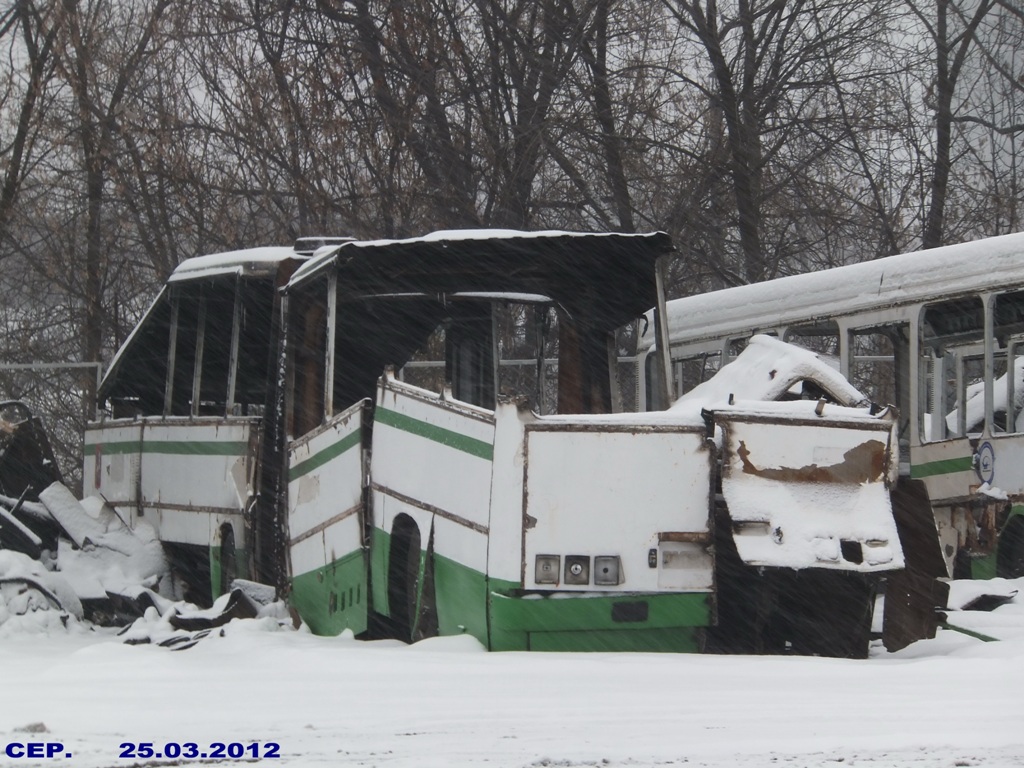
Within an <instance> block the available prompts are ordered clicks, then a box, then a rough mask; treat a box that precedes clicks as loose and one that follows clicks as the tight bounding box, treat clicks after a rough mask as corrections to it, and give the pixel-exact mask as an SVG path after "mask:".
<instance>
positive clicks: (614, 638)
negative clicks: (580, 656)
mask: <svg viewBox="0 0 1024 768" xmlns="http://www.w3.org/2000/svg"><path fill="white" fill-rule="evenodd" d="M703 634H704V630H703V629H701V628H698V627H678V628H675V629H638V630H633V631H625V632H624V631H618V632H616V631H608V630H591V631H587V632H531V633H530V634H529V650H531V651H593V652H600V651H617V652H623V651H626V652H634V653H698V652H699V651H700V650H701V647H702V645H703V642H702V639H703Z"/></svg>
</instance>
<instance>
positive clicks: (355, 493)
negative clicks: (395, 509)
mask: <svg viewBox="0 0 1024 768" xmlns="http://www.w3.org/2000/svg"><path fill="white" fill-rule="evenodd" d="M363 407H364V406H363V404H362V403H358V404H356V405H354V406H352V407H351V408H349V409H348V410H346V411H344V412H343V413H341V414H339V415H337V416H335V417H334V418H332V419H331V420H330V421H329V422H328V423H327V424H326V425H325V426H324V427H321V428H320V429H318V430H316V431H315V432H313V433H312V434H310V435H308V436H306V437H303V438H301V439H300V440H296V441H294V442H293V443H291V445H289V448H288V538H289V547H288V554H289V559H290V562H291V569H290V573H291V593H290V596H289V601H290V602H291V604H292V606H293V607H294V608H295V609H296V610H297V611H298V613H299V616H301V617H302V619H303V621H305V622H306V623H307V624H308V625H309V627H310V629H311V630H312V631H313V632H314V633H316V634H318V635H336V634H338V633H340V632H341V631H342V630H344V629H351V630H352V631H353V632H354V633H356V634H358V633H361V632H363V631H365V630H366V623H367V601H368V595H367V593H366V589H367V584H366V579H367V577H366V553H365V549H364V547H363V516H364V510H363V488H364V486H365V482H364V478H363Z"/></svg>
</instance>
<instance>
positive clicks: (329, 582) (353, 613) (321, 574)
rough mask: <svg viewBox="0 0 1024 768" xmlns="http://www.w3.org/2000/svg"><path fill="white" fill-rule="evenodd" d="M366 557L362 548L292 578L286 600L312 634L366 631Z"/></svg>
mask: <svg viewBox="0 0 1024 768" xmlns="http://www.w3.org/2000/svg"><path fill="white" fill-rule="evenodd" d="M366 587H367V584H366V556H365V554H364V552H363V551H362V550H359V551H357V552H353V553H351V554H349V555H346V556H345V557H343V558H340V559H338V560H335V561H334V562H333V563H330V564H328V565H325V566H324V567H323V568H317V569H316V570H315V571H309V572H308V573H304V574H302V575H300V576H295V577H293V578H292V580H291V594H290V595H289V597H288V602H289V603H290V604H291V606H292V607H293V608H294V609H295V610H296V611H297V612H298V614H299V616H300V617H301V618H302V620H303V621H304V622H306V624H308V625H309V628H310V629H311V630H312V631H313V634H315V635H337V634H340V633H341V632H342V631H343V630H345V629H351V630H352V631H353V632H354V633H355V634H357V635H358V634H360V633H362V632H365V631H366V621H367V608H366V606H367V592H366Z"/></svg>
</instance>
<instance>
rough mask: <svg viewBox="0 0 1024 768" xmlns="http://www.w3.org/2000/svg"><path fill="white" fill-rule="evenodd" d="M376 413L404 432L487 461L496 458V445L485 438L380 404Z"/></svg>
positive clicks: (380, 420)
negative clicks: (407, 414)
mask: <svg viewBox="0 0 1024 768" xmlns="http://www.w3.org/2000/svg"><path fill="white" fill-rule="evenodd" d="M374 414H375V415H374V418H375V419H376V420H377V421H379V422H380V423H381V424H387V425H388V426H389V427H394V428H395V429H400V430H402V431H403V432H408V433H410V434H413V435H417V436H418V437H425V438H426V439H427V440H433V441H434V442H436V443H440V444H441V445H447V446H448V447H449V448H454V449H455V450H457V451H463V452H464V453H468V454H470V455H472V456H477V457H479V458H481V459H487V461H492V460H493V459H494V446H492V445H491V444H490V443H485V442H484V441H483V440H477V439H476V438H474V437H467V436H466V435H461V434H459V433H458V432H453V431H452V430H450V429H445V428H444V427H438V426H435V425H433V424H428V423H427V422H425V421H420V420H419V419H414V418H413V417H412V416H406V415H405V414H404V413H398V412H397V411H390V410H388V409H387V408H381V407H380V406H377V409H376V410H375V411H374Z"/></svg>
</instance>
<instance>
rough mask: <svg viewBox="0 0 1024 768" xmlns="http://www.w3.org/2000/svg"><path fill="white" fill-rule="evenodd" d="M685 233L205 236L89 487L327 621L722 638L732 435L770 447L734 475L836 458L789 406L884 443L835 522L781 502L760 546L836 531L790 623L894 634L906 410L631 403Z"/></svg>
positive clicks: (189, 576)
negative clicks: (894, 466)
mask: <svg viewBox="0 0 1024 768" xmlns="http://www.w3.org/2000/svg"><path fill="white" fill-rule="evenodd" d="M671 249H672V246H671V242H670V240H669V238H668V237H667V236H666V235H664V234H662V233H651V234H640V235H622V234H581V233H568V232H540V233H530V232H510V231H492V230H474V231H460V232H440V233H435V234H432V235H428V236H425V237H420V238H412V239H406V240H378V241H355V240H351V241H343V242H334V243H330V244H326V245H324V246H323V247H320V248H318V249H316V250H315V252H311V251H307V252H305V253H300V252H297V251H295V250H292V249H281V248H277V249H275V248H267V249H253V250H247V251H239V252H234V253H228V254H218V255H214V256H206V257H199V258H196V259H191V260H189V261H186V262H184V263H183V264H182V265H181V266H180V267H179V268H178V269H177V270H176V271H175V272H174V274H173V275H172V276H171V278H170V280H169V281H168V283H167V285H166V286H165V287H164V289H163V291H162V293H161V294H160V296H159V297H158V298H157V300H156V301H155V303H154V304H153V306H152V307H151V309H150V310H149V312H148V313H147V315H146V316H145V317H144V318H143V320H142V321H141V323H140V324H139V326H138V327H137V328H136V329H135V331H134V332H133V334H132V335H131V337H130V338H129V339H128V340H127V341H126V343H125V345H124V346H123V348H122V349H121V350H120V352H119V353H118V355H117V357H116V359H115V360H114V361H113V362H112V364H111V367H110V369H109V371H108V373H107V375H106V377H105V378H104V380H103V382H102V384H101V387H100V391H99V399H100V406H101V413H102V414H103V415H102V417H101V418H99V419H98V420H97V421H96V422H94V423H92V424H90V425H89V428H88V430H87V433H86V438H85V442H86V462H85V477H86V485H87V487H86V492H87V493H92V494H97V495H101V496H103V497H104V498H105V499H106V500H107V501H108V503H109V504H111V505H112V506H114V507H115V508H117V509H118V510H119V511H120V512H121V514H122V515H123V516H124V517H125V518H126V519H127V520H129V522H130V523H132V524H134V523H136V522H137V521H139V520H144V521H146V522H148V523H149V524H151V525H152V526H153V527H154V528H155V529H156V531H157V534H158V536H159V537H160V539H161V541H162V542H163V543H164V546H165V550H166V552H167V553H168V557H169V560H170V562H171V564H172V567H173V571H174V573H175V577H176V579H177V587H176V588H177V589H178V590H179V591H180V592H182V593H184V594H185V595H186V596H187V597H188V598H189V599H191V600H192V601H193V602H198V603H201V604H208V603H209V602H210V600H211V599H212V598H213V597H214V596H216V595H218V594H220V593H222V592H223V591H224V590H225V589H226V588H227V587H228V585H229V584H230V582H231V580H232V579H233V578H234V577H236V576H237V577H244V578H249V579H256V580H258V581H262V582H265V583H269V584H273V585H275V586H277V587H278V589H279V591H280V593H281V594H282V595H284V596H285V597H286V598H287V600H288V601H289V603H290V605H291V606H292V607H293V608H294V609H295V611H296V612H297V613H298V615H299V616H300V617H301V618H302V619H303V620H304V621H305V622H306V623H307V624H308V625H309V626H310V628H311V629H312V630H313V631H314V632H317V633H320V634H337V633H339V632H342V631H344V630H351V631H352V632H354V633H355V634H357V635H361V634H363V633H367V634H369V635H371V636H374V635H378V636H379V635H390V636H396V637H399V638H402V639H404V640H406V641H411V640H415V639H419V638H422V637H428V636H431V635H437V634H440V635H451V634H460V633H467V634H470V635H473V636H474V637H476V638H478V639H479V640H480V641H481V642H482V643H484V644H485V645H486V646H487V647H488V648H490V649H494V650H663V651H694V650H699V649H701V648H702V647H703V646H704V644H705V641H706V633H707V630H709V629H710V628H714V627H720V626H722V622H721V621H720V617H722V616H728V615H730V614H729V611H728V610H723V609H722V604H721V603H722V601H721V599H720V597H719V596H720V594H722V584H721V582H722V580H723V579H726V580H727V579H728V574H723V573H721V572H719V571H718V570H717V569H716V550H715V531H714V526H715V517H714V509H715V500H716V497H717V495H718V492H719V485H720V482H721V478H720V476H719V467H720V465H721V461H722V456H723V452H724V453H726V454H728V453H729V451H734V450H739V451H740V452H741V454H742V455H743V457H744V461H746V464H747V465H750V466H753V465H754V464H757V465H758V466H757V468H755V469H754V470H752V471H751V472H749V473H747V474H745V475H743V477H739V476H738V477H737V478H736V480H735V482H732V484H731V485H730V488H735V489H736V491H735V492H736V493H737V494H739V496H743V495H744V494H746V495H748V496H749V495H750V494H755V495H756V494H757V493H758V490H759V489H763V488H767V487H769V486H770V487H772V488H777V487H778V485H779V481H778V480H777V479H776V475H777V474H778V473H779V472H784V471H786V470H787V468H786V467H780V466H778V461H777V460H776V457H777V455H784V456H785V458H786V460H787V461H791V462H793V463H794V464H795V465H798V466H797V467H796V468H797V469H799V467H800V466H803V465H804V464H806V463H807V461H809V458H808V457H810V456H811V454H810V453H807V452H806V450H805V449H804V447H803V445H802V444H801V443H800V441H799V440H794V441H790V442H792V443H793V444H794V446H796V447H794V448H793V449H792V450H789V451H782V452H781V454H780V453H779V452H778V451H777V450H776V448H777V443H778V440H777V439H773V437H772V436H773V435H778V434H780V432H779V430H784V431H785V430H789V431H788V432H785V433H786V434H790V433H793V434H798V435H807V436H808V439H807V441H806V444H807V445H813V446H815V450H814V451H813V452H812V453H813V455H814V456H815V457H818V460H820V458H821V457H822V456H828V457H830V461H834V464H832V465H829V466H825V465H824V464H823V467H822V470H823V472H824V473H825V474H827V473H828V471H829V470H830V469H832V468H836V467H837V468H839V469H842V468H843V467H846V468H847V469H849V467H848V466H846V464H844V459H843V456H844V455H847V454H849V455H856V456H857V457H858V462H859V464H858V467H856V468H854V469H855V471H853V475H856V477H857V479H856V481H846V480H840V479H836V478H838V477H839V476H840V475H842V474H843V473H842V472H841V471H837V472H836V473H835V478H832V479H831V480H829V481H828V482H829V483H831V485H829V488H828V489H827V491H828V493H829V495H830V497H831V498H835V497H836V494H837V493H839V495H840V496H842V497H843V498H847V499H848V500H849V501H850V504H851V505H853V506H855V507H856V508H857V509H860V510H863V511H864V515H863V517H862V519H861V522H862V524H860V525H858V526H849V525H847V526H846V527H845V528H844V532H843V533H841V534H839V533H836V534H835V535H831V534H829V533H828V532H827V531H822V530H821V529H820V526H818V528H817V529H815V530H814V531H813V532H809V533H807V535H808V536H812V538H813V541H812V540H810V539H808V540H801V538H800V535H798V534H797V531H799V530H801V527H800V525H798V524H797V523H796V522H794V524H793V527H792V528H791V529H788V530H791V531H793V534H792V535H790V536H788V537H787V538H786V539H785V541H783V536H782V534H781V531H778V530H776V531H769V530H768V529H765V531H764V533H765V534H767V538H765V537H762V538H764V540H766V541H767V540H771V541H772V542H773V543H772V544H771V548H772V549H771V552H767V550H765V549H764V547H760V549H757V546H755V549H756V550H757V552H758V553H759V554H755V555H752V557H754V558H755V559H756V558H757V557H762V556H763V557H768V559H769V560H771V561H772V562H775V561H784V562H786V563H787V564H789V565H790V566H791V569H792V570H795V571H798V570H801V569H803V568H804V566H806V565H807V564H808V563H806V562H804V561H803V560H799V558H800V557H804V556H806V555H807V554H808V553H811V555H810V557H811V561H813V562H812V564H816V565H818V566H821V568H823V569H824V570H826V571H829V572H830V573H831V574H833V575H836V574H838V577H837V579H838V580H837V581H835V582H834V583H830V584H829V588H828V589H826V590H819V591H818V592H815V594H816V598H817V602H816V603H815V606H816V610H815V611H814V612H812V613H813V615H811V616H810V617H809V618H807V620H806V621H805V623H804V624H805V625H812V626H810V627H809V628H808V626H804V625H801V628H799V629H794V627H796V625H795V624H792V625H789V629H787V630H786V632H788V633H789V634H793V633H796V634H801V633H803V634H807V635H811V636H813V639H812V640H811V641H808V642H807V644H806V650H808V651H811V652H826V653H834V654H837V655H864V654H866V652H867V634H866V633H867V631H868V629H869V628H870V605H871V598H872V592H871V584H872V581H871V580H872V578H873V577H874V576H875V575H876V574H879V573H884V572H888V571H891V570H893V569H898V568H899V567H901V565H902V555H901V552H900V548H899V543H898V541H896V540H895V539H896V534H895V529H894V527H893V523H892V515H891V510H890V508H889V503H888V496H887V488H888V482H889V481H888V478H889V476H890V474H891V473H890V469H891V467H890V465H889V463H888V462H889V457H891V455H892V452H891V450H890V445H889V443H890V442H891V435H892V429H893V422H892V420H891V418H887V417H885V416H884V415H875V414H871V413H869V412H868V410H867V409H863V408H861V409H858V408H855V407H845V406H844V405H842V404H835V405H830V406H829V409H828V410H827V411H826V412H825V413H824V414H822V413H821V407H820V405H819V406H817V410H818V412H817V414H816V415H815V413H814V409H815V407H816V405H815V403H814V402H807V403H806V406H807V407H806V408H804V409H803V410H799V411H794V410H792V409H789V410H785V409H784V410H772V409H771V407H769V406H763V407H762V406H758V405H756V404H755V405H754V406H750V407H743V405H742V404H736V407H733V408H731V409H730V408H729V407H727V406H725V405H724V404H723V408H722V409H720V411H719V412H717V413H716V414H712V415H710V416H709V413H710V412H704V413H702V412H701V410H700V409H697V410H693V409H690V410H670V411H665V412H660V413H636V412H624V411H627V408H626V407H625V406H624V403H623V395H622V387H621V386H620V384H619V376H618V373H617V369H618V365H617V359H618V355H619V353H620V352H621V351H622V350H621V347H622V346H623V345H624V344H626V343H628V339H629V333H630V330H629V329H631V328H632V329H633V330H634V331H635V329H636V328H637V325H636V322H637V320H638V318H640V317H641V316H642V315H643V313H644V312H645V310H647V309H648V308H649V307H651V306H652V305H655V306H656V305H659V304H661V305H662V306H663V299H661V298H660V297H662V295H663V294H662V290H661V281H660V278H659V274H660V265H661V264H662V263H663V260H664V259H665V257H666V256H667V255H668V254H669V253H670V252H671ZM664 314H665V313H659V316H662V317H663V316H664ZM635 338H636V337H635V334H634V336H633V343H634V344H635ZM418 360H443V361H444V363H443V365H441V366H436V367H434V368H431V367H417V366H416V365H415V363H416V362H417V361H418ZM849 405H851V406H853V405H854V404H852V403H851V404H849ZM723 431H725V432H727V433H728V434H729V435H732V436H738V440H739V442H736V441H732V442H730V440H728V439H726V440H725V441H724V442H723V441H718V437H719V436H720V433H722V432H723ZM741 474H742V473H741ZM821 474H822V472H819V473H818V475H819V476H820V475H821ZM846 474H847V475H850V472H847V473H846ZM851 476H852V475H851ZM792 477H793V479H792V480H791V481H788V482H790V483H791V484H795V485H799V486H800V487H801V488H802V489H803V491H802V492H803V497H802V498H810V497H813V496H814V495H815V493H816V491H815V490H814V488H813V485H814V484H813V483H807V482H805V481H804V480H802V479H801V478H800V477H799V471H797V472H796V473H795V474H793V475H792ZM763 478H771V479H769V480H764V482H763V483H762V480H763ZM786 482H787V481H783V482H782V484H783V485H785V484H786ZM759 483H762V484H760V485H759ZM844 483H845V484H844ZM839 486H842V489H841V490H839V491H837V490H836V488H838V487H839ZM807 489H811V490H807ZM808 494H809V495H808ZM844 494H845V495H844ZM737 498H739V497H737ZM776 498H777V499H778V501H777V503H786V504H788V502H784V501H783V500H782V499H781V497H776ZM737 505H738V506H737V508H739V502H737ZM755 518H756V515H755ZM741 522H742V524H741ZM741 522H737V530H739V529H740V528H742V529H743V531H744V532H746V533H753V534H758V533H760V532H761V531H760V529H761V527H763V526H761V525H760V523H758V521H757V519H754V518H752V519H747V520H744V521H741ZM840 537H845V538H843V541H842V542H840ZM760 541H761V539H759V538H758V537H757V535H753V536H752V537H748V538H747V539H745V543H744V546H746V542H751V543H752V544H755V545H756V544H758V542H760ZM744 551H745V550H744ZM814 553H817V554H814ZM772 558H774V560H772ZM815 558H817V560H815ZM848 576H849V577H850V578H847V577H848ZM819 586H820V585H819ZM833 587H835V589H833ZM812 591H813V590H812ZM837 592H838V593H842V595H844V596H845V597H843V598H842V599H838V601H837V600H835V599H833V598H834V597H835V595H836V594H837ZM844 601H845V602H844ZM851 604H852V605H853V606H854V608H855V610H853V611H852V612H851V611H840V610H839V609H838V608H837V609H836V610H835V611H830V610H829V609H827V606H832V605H838V606H840V607H841V608H843V607H849V606H850V605H851ZM734 612H735V611H734ZM840 614H843V615H850V616H852V618H848V619H846V620H845V621H846V623H844V622H843V620H842V619H840V618H839V617H840ZM726 625H727V626H726V630H725V631H727V632H733V633H742V632H756V631H758V627H757V626H756V625H755V624H754V623H751V622H750V621H747V622H746V623H742V622H738V623H735V624H734V625H730V624H729V623H728V622H726ZM776 634H777V635H778V636H779V639H780V646H779V647H780V648H781V647H782V646H781V643H782V642H786V643H791V644H793V646H794V647H796V646H800V642H801V638H795V639H793V638H789V637H783V636H784V635H785V634H786V633H785V632H784V633H779V632H776ZM851 638H852V640H851ZM722 647H724V648H733V647H734V646H730V644H729V643H723V644H722ZM743 647H746V646H743ZM751 647H754V648H755V649H758V648H760V646H751Z"/></svg>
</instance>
